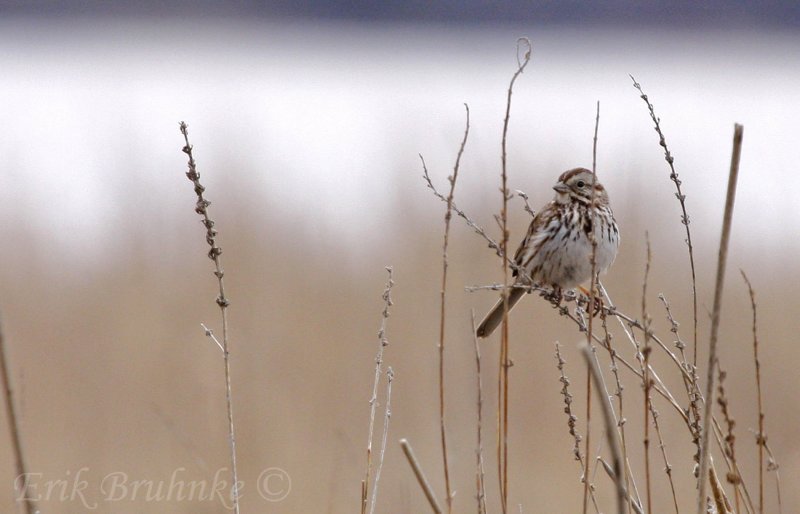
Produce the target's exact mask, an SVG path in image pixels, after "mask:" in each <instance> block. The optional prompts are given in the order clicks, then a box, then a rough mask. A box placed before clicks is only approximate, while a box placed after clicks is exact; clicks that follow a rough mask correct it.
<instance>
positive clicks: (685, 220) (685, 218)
mask: <svg viewBox="0 0 800 514" xmlns="http://www.w3.org/2000/svg"><path fill="white" fill-rule="evenodd" d="M630 77H631V80H632V81H633V87H635V88H636V89H637V90H638V91H639V93H640V95H641V96H640V98H641V99H642V100H644V102H645V103H646V104H647V110H648V111H649V112H650V118H651V119H652V120H653V123H654V124H655V130H656V133H657V134H658V144H659V145H660V146H661V147H662V148H663V149H664V160H666V161H667V164H668V165H669V170H670V174H669V178H670V180H672V182H674V183H675V189H676V190H677V192H676V193H675V197H676V198H677V199H678V202H679V203H680V204H681V224H683V226H684V227H686V246H687V247H688V248H689V267H690V268H691V271H692V313H693V321H694V340H693V342H694V348H693V351H694V358H693V361H692V364H693V365H694V366H695V367H696V366H697V276H696V274H695V268H694V248H693V246H692V232H691V230H689V214H687V212H686V195H685V194H683V192H682V191H681V180H680V179H679V178H678V173H677V172H676V171H675V159H674V157H672V153H671V152H670V151H669V148H668V147H667V140H666V139H665V138H664V133H663V132H661V119H660V118H658V117H657V116H656V112H655V109H654V108H653V104H652V103H650V100H649V99H648V98H647V95H646V94H645V93H644V91H642V86H641V85H640V84H639V83H638V82H636V79H635V78H633V76H632V75H630Z"/></svg>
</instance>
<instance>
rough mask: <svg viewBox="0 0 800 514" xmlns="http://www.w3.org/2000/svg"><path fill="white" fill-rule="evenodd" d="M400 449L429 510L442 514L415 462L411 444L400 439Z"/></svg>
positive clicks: (415, 458)
mask: <svg viewBox="0 0 800 514" xmlns="http://www.w3.org/2000/svg"><path fill="white" fill-rule="evenodd" d="M400 447H401V448H402V449H403V453H404V454H405V456H406V459H407V460H408V463H409V464H410V465H411V470H412V471H413V472H414V476H415V477H417V482H419V486H420V487H421V488H422V491H423V492H424V493H425V497H426V498H427V499H428V503H429V504H430V506H431V509H433V512H434V513H435V514H442V508H441V507H440V506H439V502H438V500H436V495H435V494H434V493H433V489H431V485H430V483H428V479H427V478H425V473H423V472H422V468H421V467H420V465H419V462H418V461H417V457H416V456H415V455H414V450H413V449H412V448H411V444H410V443H409V442H408V440H407V439H400Z"/></svg>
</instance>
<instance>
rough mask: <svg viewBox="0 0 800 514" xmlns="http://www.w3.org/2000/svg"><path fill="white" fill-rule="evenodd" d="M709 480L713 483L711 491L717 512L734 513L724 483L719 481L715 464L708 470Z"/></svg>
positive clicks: (720, 513) (722, 513) (723, 513)
mask: <svg viewBox="0 0 800 514" xmlns="http://www.w3.org/2000/svg"><path fill="white" fill-rule="evenodd" d="M708 481H709V483H710V484H711V493H712V495H713V497H714V506H715V507H716V508H717V514H733V512H734V511H732V510H731V506H730V504H729V503H728V498H726V497H725V491H724V490H723V489H722V484H721V483H720V482H719V477H717V472H716V471H715V470H714V466H711V468H710V469H709V470H708Z"/></svg>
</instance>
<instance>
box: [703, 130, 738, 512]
mask: <svg viewBox="0 0 800 514" xmlns="http://www.w3.org/2000/svg"><path fill="white" fill-rule="evenodd" d="M743 131H744V127H742V126H741V125H739V124H736V125H735V126H734V131H733V151H732V155H731V169H730V174H729V176H728V194H727V196H726V199H725V214H724V215H723V218H722V235H721V237H720V242H719V258H718V262H717V280H716V286H715V287H714V310H713V311H712V313H711V338H710V339H709V348H708V369H707V370H706V372H707V376H706V394H705V400H706V403H705V407H704V410H703V431H702V432H701V435H702V444H701V452H700V477H701V478H700V488H699V489H700V493H699V495H698V499H697V514H703V509H704V507H705V503H706V501H705V499H706V480H705V477H706V476H708V463H709V455H708V452H709V449H710V448H709V446H710V445H709V441H710V435H709V431H710V430H711V406H712V405H713V403H714V369H715V368H716V367H717V358H718V357H717V337H718V334H719V319H720V311H721V309H722V286H723V284H724V283H725V265H726V264H727V258H728V242H729V241H730V235H731V225H732V223H733V204H734V200H735V199H736V182H737V179H738V176H739V159H740V157H741V155H742V133H743Z"/></svg>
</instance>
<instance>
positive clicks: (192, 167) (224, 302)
mask: <svg viewBox="0 0 800 514" xmlns="http://www.w3.org/2000/svg"><path fill="white" fill-rule="evenodd" d="M180 130H181V134H183V139H184V141H185V143H186V144H185V145H184V147H183V152H184V153H185V154H186V155H187V156H188V157H189V162H188V167H189V171H187V172H186V176H187V177H188V178H189V180H190V181H191V182H192V184H193V185H194V193H195V195H197V203H196V204H195V209H194V210H195V212H196V213H197V214H199V215H200V216H202V218H203V219H202V223H203V226H204V227H205V229H206V242H207V243H208V246H209V247H210V250H209V251H208V258H209V259H211V260H212V261H213V262H214V276H215V277H217V283H218V285H219V295H218V296H217V299H216V303H217V305H218V306H219V309H220V314H221V316H222V341H221V344H220V341H218V340H216V338H214V340H215V342H216V343H217V344H218V345H220V346H221V348H222V358H223V361H224V362H225V400H226V404H227V413H228V444H229V446H230V459H231V473H232V479H233V487H232V489H233V491H232V493H233V498H232V499H233V511H234V512H235V513H236V514H239V474H238V469H237V467H236V434H235V431H234V424H233V393H232V391H231V364H230V352H229V350H228V306H229V305H230V301H229V300H228V298H227V297H226V296H225V283H224V281H223V277H224V276H225V271H224V270H223V269H222V260H221V259H220V255H222V249H221V248H220V247H219V246H217V242H216V236H217V231H216V229H215V228H214V220H212V219H211V218H210V217H209V215H208V206H209V205H211V202H209V201H208V200H206V198H205V197H204V196H203V193H204V192H205V187H203V185H202V184H201V183H200V174H199V173H198V172H197V163H196V162H195V160H194V155H193V154H192V145H191V144H189V129H188V126H187V125H186V123H185V122H181V123H180ZM205 330H206V334H208V335H209V336H211V335H212V332H211V331H210V330H208V329H207V328H206V329H205Z"/></svg>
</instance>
